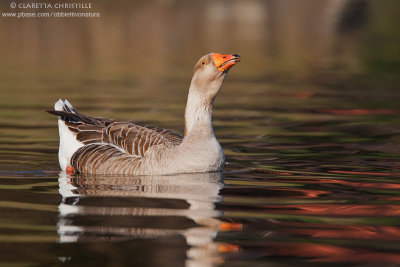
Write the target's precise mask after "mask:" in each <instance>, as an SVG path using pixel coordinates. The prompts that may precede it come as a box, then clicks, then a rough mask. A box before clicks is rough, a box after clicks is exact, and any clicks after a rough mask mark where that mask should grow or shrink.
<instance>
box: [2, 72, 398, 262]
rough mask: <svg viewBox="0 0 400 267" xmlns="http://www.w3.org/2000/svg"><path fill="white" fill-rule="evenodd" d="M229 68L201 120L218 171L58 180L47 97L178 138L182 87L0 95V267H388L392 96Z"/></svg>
mask: <svg viewBox="0 0 400 267" xmlns="http://www.w3.org/2000/svg"><path fill="white" fill-rule="evenodd" d="M234 71H235V69H234V70H233V71H232V73H231V76H230V77H229V78H228V80H227V81H226V83H225V85H224V88H223V91H222V92H221V94H220V95H219V96H218V98H217V100H216V103H215V112H214V115H215V116H214V126H215V133H216V135H217V137H218V139H219V141H220V143H221V145H222V147H223V148H224V151H225V154H226V158H227V165H226V168H225V171H224V173H223V174H220V173H203V174H185V175H178V176H156V177H123V176H120V177H115V176H85V175H77V176H68V175H66V174H64V173H60V172H59V167H58V162H57V148H58V132H57V128H56V118H54V117H52V116H50V115H48V114H46V113H44V112H43V110H45V109H49V108H51V107H52V105H53V103H54V101H55V100H56V99H58V97H66V96H68V98H69V99H70V100H71V102H72V103H73V104H74V105H75V106H76V107H77V108H78V110H80V111H81V112H82V113H87V114H91V115H94V116H104V117H111V118H118V119H122V120H133V121H139V122H144V123H147V124H150V125H157V126H161V127H169V128H170V129H173V130H176V131H182V125H183V118H182V114H183V110H184V105H185V98H186V88H187V84H188V80H182V81H181V80H178V81H158V82H155V83H156V84H155V85H152V86H153V87H154V88H156V87H158V86H161V85H162V86H163V87H164V88H165V90H163V91H162V92H161V93H159V92H158V93H157V94H154V93H152V89H151V88H153V87H151V86H150V87H149V89H146V90H142V85H140V84H139V85H138V84H135V83H130V82H126V83H122V84H121V83H117V82H115V83H112V82H111V83H107V84H102V83H87V82H82V83H81V84H80V83H77V84H71V85H68V86H66V85H57V84H51V83H50V84H47V83H45V82H44V83H41V84H31V85H30V86H29V89H28V87H24V86H21V87H18V86H15V87H11V86H10V87H9V88H7V90H4V91H2V93H1V94H2V95H1V96H2V106H1V107H0V108H1V112H0V114H1V118H0V124H1V132H0V151H1V152H0V153H1V154H0V192H1V193H0V212H1V216H0V242H1V244H2V245H1V247H2V250H1V252H0V255H1V257H0V259H1V260H0V264H1V265H2V264H6V263H7V264H27V265H32V264H33V265H62V264H68V263H70V264H76V265H80V266H85V265H87V266H96V265H97V266H100V265H107V266H119V265H128V264H131V265H134V264H138V265H139V264H140V265H146V266H182V265H187V266H216V265H223V266H232V265H236V266H242V265H243V266H244V265H248V264H251V265H252V266H256V264H260V265H263V264H267V263H268V264H282V265H286V264H288V265H292V264H295V265H309V264H310V263H313V264H314V265H318V264H321V265H323V264H326V263H332V264H333V265H335V264H337V263H352V264H372V265H380V264H393V263H398V262H400V227H399V224H400V182H399V173H400V170H399V151H400V149H399V144H400V142H399V129H400V127H399V124H398V116H399V109H398V106H396V105H397V104H398V102H397V101H395V99H396V98H397V99H398V97H399V94H398V91H396V90H386V91H385V90H383V91H377V90H372V89H371V87H373V85H370V83H369V82H368V81H365V80H364V79H363V78H357V77H355V78H351V79H350V78H349V79H348V80H340V79H332V78H331V79H329V78H326V79H325V80H324V81H323V82H321V81H319V80H312V81H310V80H304V79H285V78H280V79H276V78H275V79H274V78H265V79H255V78H254V79H247V80H245V81H244V80H241V79H235V72H234ZM368 86H369V87H368ZM109 88H113V90H112V92H111V91H110V90H109ZM360 88H363V90H360ZM94 92H95V93H94ZM120 92H129V93H128V94H127V95H123V94H119V93H120ZM360 92H362V93H360ZM5 99H8V101H5ZM16 99H22V100H24V99H25V100H27V99H28V100H29V101H22V102H20V101H17V100H16ZM396 102H397V103H396ZM27 103H29V104H27Z"/></svg>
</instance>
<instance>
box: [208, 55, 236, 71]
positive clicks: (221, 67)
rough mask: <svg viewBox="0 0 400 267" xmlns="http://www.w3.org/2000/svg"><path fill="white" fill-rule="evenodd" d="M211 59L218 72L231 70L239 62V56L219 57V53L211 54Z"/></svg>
mask: <svg viewBox="0 0 400 267" xmlns="http://www.w3.org/2000/svg"><path fill="white" fill-rule="evenodd" d="M211 57H212V59H213V60H214V64H215V66H216V67H217V69H218V71H220V72H222V71H228V70H229V69H230V68H232V67H233V66H234V65H235V64H236V63H237V62H239V61H240V56H239V55H236V54H232V55H221V54H219V53H213V54H211Z"/></svg>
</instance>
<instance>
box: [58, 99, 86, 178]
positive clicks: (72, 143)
mask: <svg viewBox="0 0 400 267" xmlns="http://www.w3.org/2000/svg"><path fill="white" fill-rule="evenodd" d="M64 105H66V106H68V107H69V108H70V109H71V110H73V107H72V105H71V103H69V102H68V100H65V101H62V100H61V99H59V100H58V101H57V102H56V103H55V104H54V109H55V110H63V106H64ZM58 132H59V134H60V147H59V150H58V162H59V163H60V167H61V169H62V170H63V171H65V169H66V168H67V166H68V165H70V161H71V157H72V155H73V154H74V153H75V152H76V151H77V150H78V149H79V148H80V147H82V146H83V144H82V143H81V142H79V141H77V140H76V136H75V134H74V133H73V132H71V131H70V130H69V129H68V127H67V126H66V125H65V122H64V121H63V120H62V118H61V117H60V116H58Z"/></svg>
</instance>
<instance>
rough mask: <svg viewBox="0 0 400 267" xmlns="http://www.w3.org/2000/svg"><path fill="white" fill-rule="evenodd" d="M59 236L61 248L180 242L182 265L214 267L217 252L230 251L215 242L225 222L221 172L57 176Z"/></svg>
mask: <svg viewBox="0 0 400 267" xmlns="http://www.w3.org/2000/svg"><path fill="white" fill-rule="evenodd" d="M59 185H60V188H59V192H60V194H61V195H62V202H61V203H60V205H59V221H58V227H57V229H58V234H59V237H60V240H59V241H60V242H61V243H68V242H93V241H107V242H109V241H124V240H130V239H162V238H169V237H174V236H182V237H184V239H185V241H186V244H187V245H188V246H189V247H188V248H187V247H184V248H183V249H187V251H186V255H187V261H186V265H189V266H212V265H213V263H218V262H219V263H220V262H221V261H222V258H221V255H219V251H221V250H223V251H225V250H226V249H227V248H228V249H231V250H232V249H234V248H235V247H234V246H232V245H229V244H219V243H216V242H214V238H215V237H216V235H217V233H218V231H219V230H220V229H223V230H226V229H229V230H231V229H233V228H236V229H239V226H238V225H235V224H230V223H226V222H223V221H221V220H219V219H217V218H216V217H221V216H222V212H221V211H217V210H215V203H216V202H219V201H221V200H222V197H221V196H219V191H220V189H221V188H222V187H223V175H222V174H221V173H197V174H182V175H177V176H142V177H139V176H138V177H123V176H99V175H96V176H88V175H77V176H69V175H66V174H65V173H64V172H61V173H60V178H59Z"/></svg>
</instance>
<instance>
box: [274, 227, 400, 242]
mask: <svg viewBox="0 0 400 267" xmlns="http://www.w3.org/2000/svg"><path fill="white" fill-rule="evenodd" d="M283 225H285V226H286V227H290V228H284V229H282V232H284V233H285V234H287V233H290V234H293V235H302V236H309V237H313V238H335V239H361V240H369V239H373V240H400V228H399V227H395V226H371V225H333V224H330V225H329V228H327V225H326V224H311V223H308V224H307V225H306V227H305V225H303V224H300V223H286V224H283Z"/></svg>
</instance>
